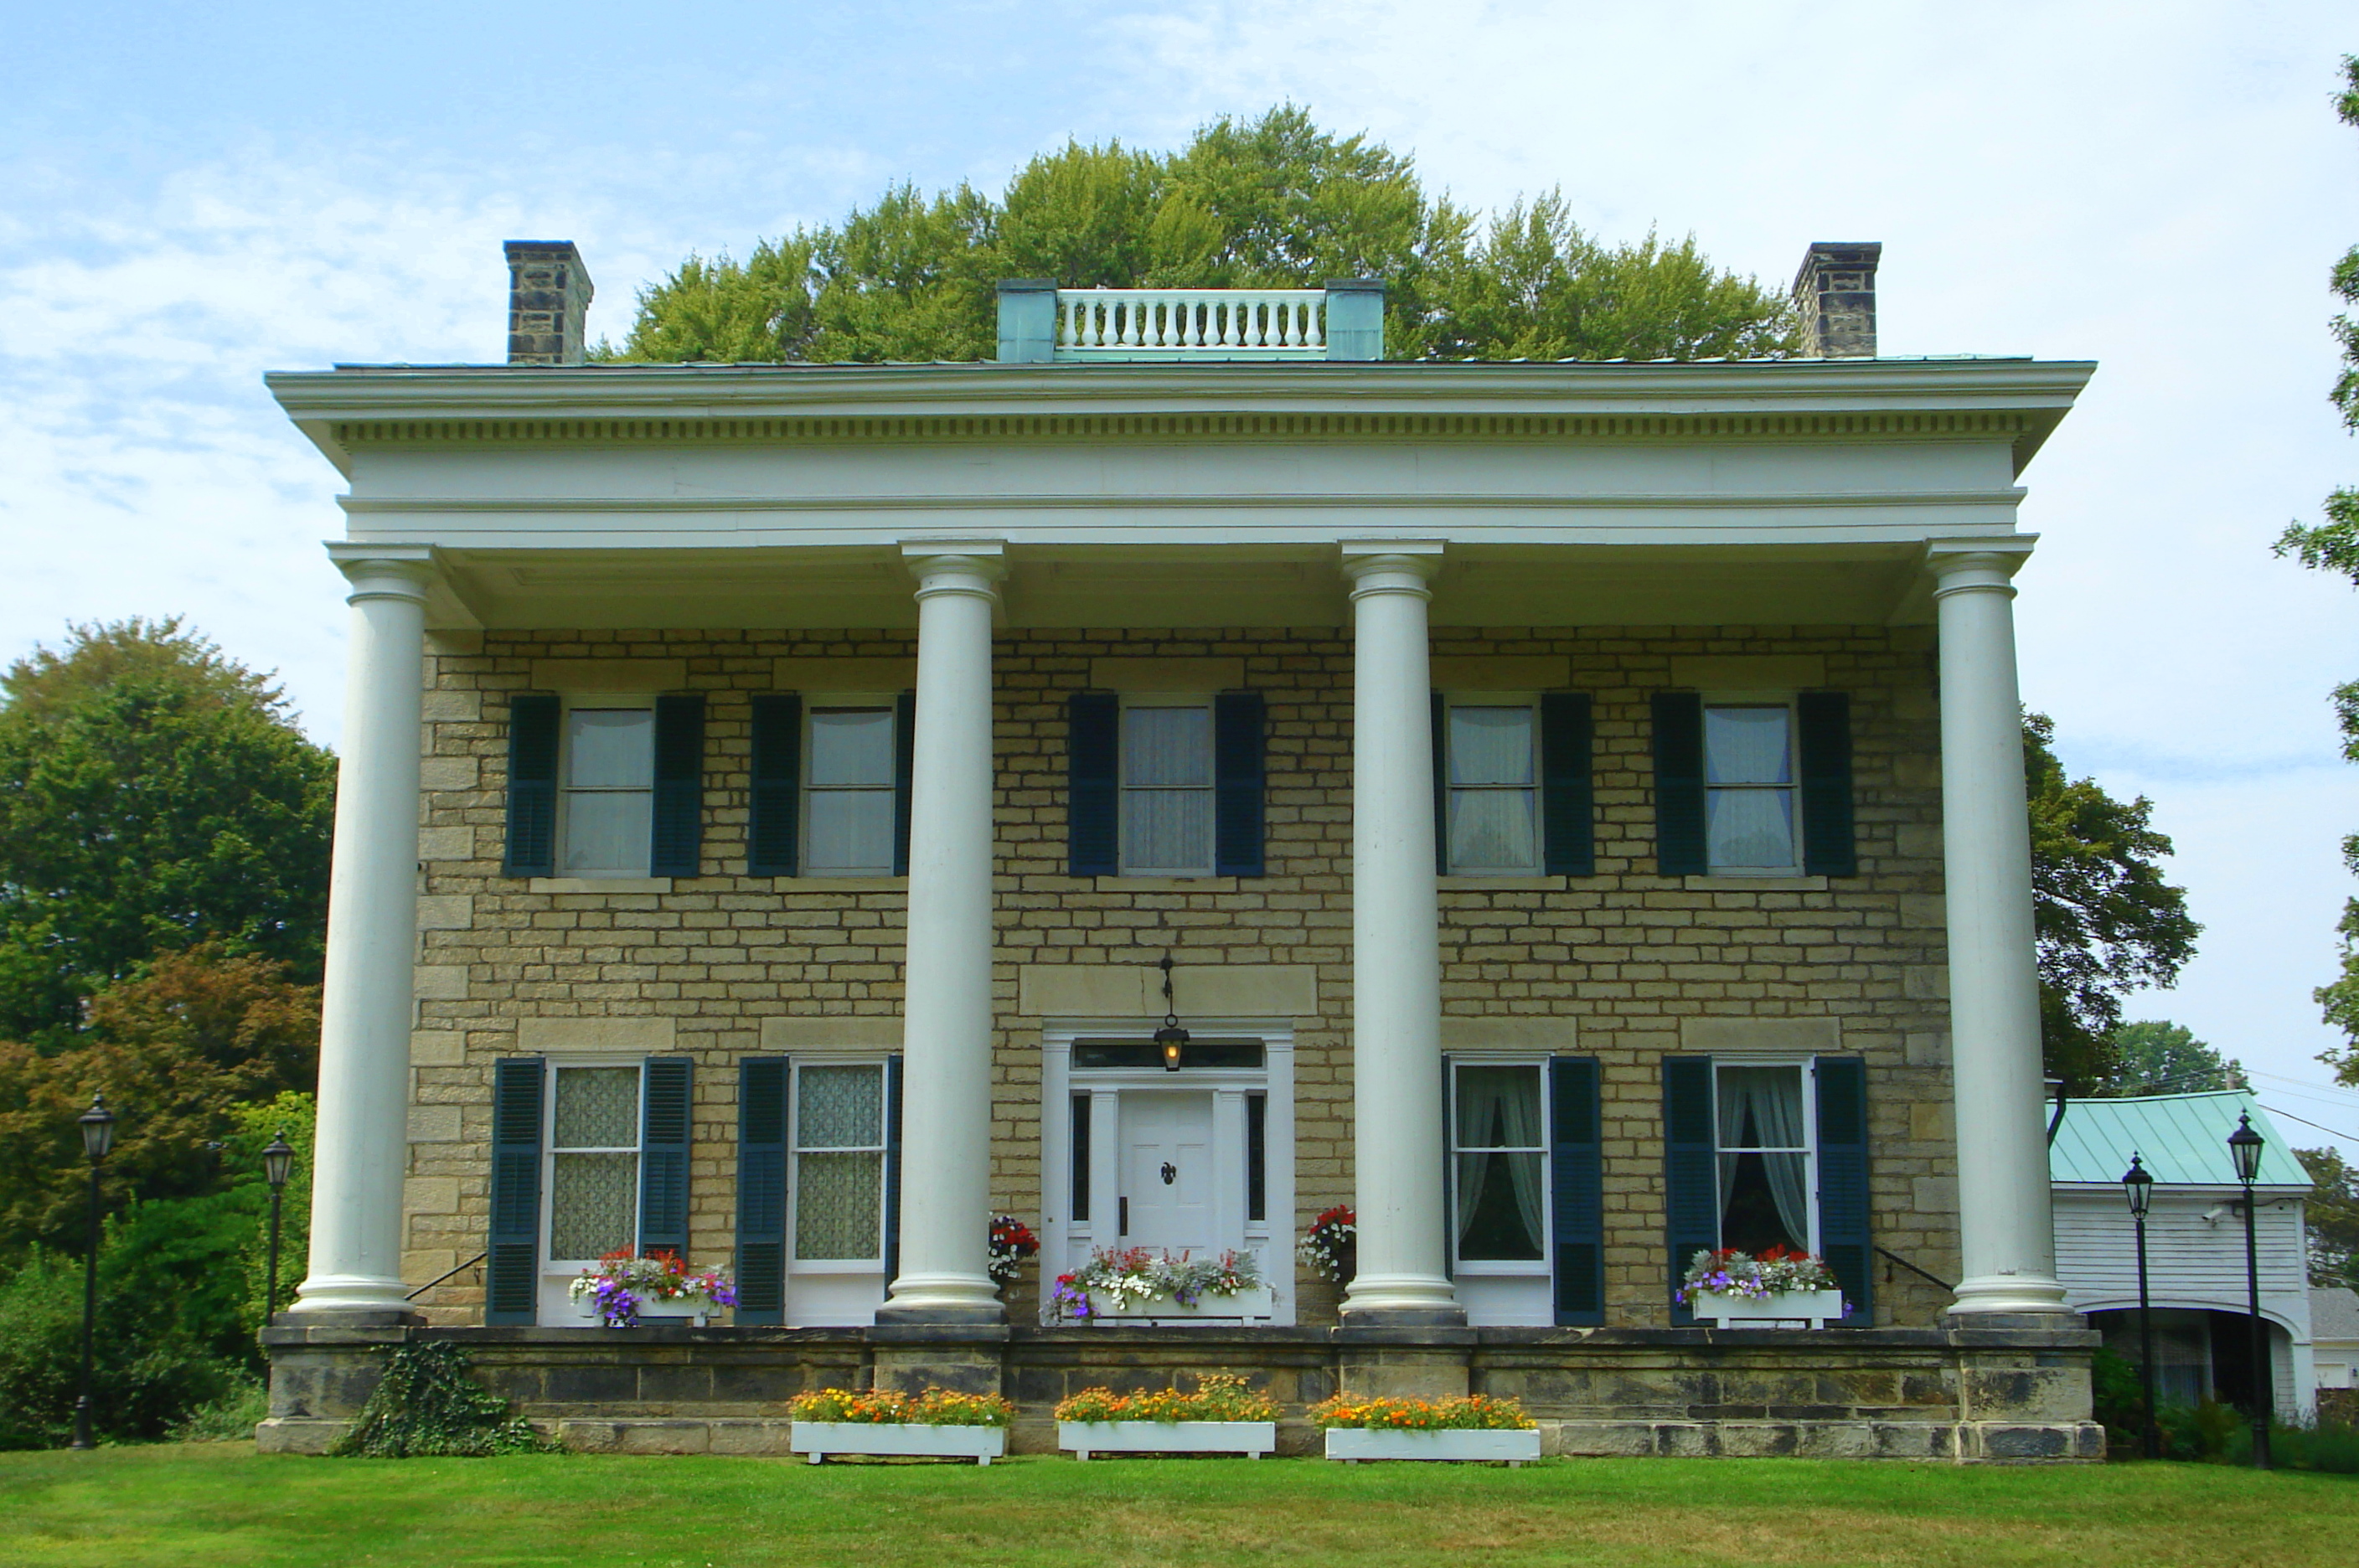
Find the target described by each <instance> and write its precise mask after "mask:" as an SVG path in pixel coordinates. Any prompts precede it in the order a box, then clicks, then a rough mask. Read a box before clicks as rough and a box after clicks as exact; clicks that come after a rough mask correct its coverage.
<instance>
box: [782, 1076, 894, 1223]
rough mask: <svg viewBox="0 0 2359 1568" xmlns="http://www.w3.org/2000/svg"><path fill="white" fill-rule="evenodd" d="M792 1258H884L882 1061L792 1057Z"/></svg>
mask: <svg viewBox="0 0 2359 1568" xmlns="http://www.w3.org/2000/svg"><path fill="white" fill-rule="evenodd" d="M794 1109H795V1125H794V1154H795V1171H794V1184H795V1261H796V1262H798V1263H834V1264H864V1265H866V1266H869V1267H871V1268H874V1267H876V1266H878V1265H881V1264H882V1263H883V1261H884V1258H885V1064H884V1063H883V1062H796V1063H795V1097H794Z"/></svg>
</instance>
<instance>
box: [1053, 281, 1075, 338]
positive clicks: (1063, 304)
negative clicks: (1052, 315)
mask: <svg viewBox="0 0 2359 1568" xmlns="http://www.w3.org/2000/svg"><path fill="white" fill-rule="evenodd" d="M1073 303H1074V301H1073V297H1072V296H1071V295H1070V294H1061V293H1060V294H1059V295H1058V296H1057V346H1058V347H1059V348H1071V347H1072V346H1073V343H1074V342H1075V341H1076V340H1075V338H1074V336H1073Z"/></svg>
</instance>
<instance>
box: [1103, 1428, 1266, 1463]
mask: <svg viewBox="0 0 2359 1568" xmlns="http://www.w3.org/2000/svg"><path fill="white" fill-rule="evenodd" d="M1057 1446H1058V1447H1060V1448H1063V1449H1070V1450H1071V1451H1072V1454H1073V1457H1074V1458H1076V1459H1087V1458H1088V1457H1089V1456H1090V1455H1091V1454H1245V1455H1246V1456H1248V1457H1249V1458H1254V1459H1258V1458H1260V1457H1261V1456H1262V1455H1263V1454H1275V1453H1277V1422H1276V1421H1059V1422H1058V1423H1057Z"/></svg>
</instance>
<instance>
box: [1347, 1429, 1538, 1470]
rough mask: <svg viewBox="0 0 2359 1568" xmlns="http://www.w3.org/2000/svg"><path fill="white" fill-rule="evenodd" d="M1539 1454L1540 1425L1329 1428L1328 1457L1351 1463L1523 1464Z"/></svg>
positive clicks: (1536, 1457)
mask: <svg viewBox="0 0 2359 1568" xmlns="http://www.w3.org/2000/svg"><path fill="white" fill-rule="evenodd" d="M1539 1456H1540V1434H1539V1429H1538V1427H1525V1428H1521V1429H1515V1428H1493V1429H1490V1430H1487V1431H1470V1430H1451V1431H1444V1432H1395V1431H1391V1430H1388V1429H1380V1428H1375V1427H1347V1426H1331V1427H1329V1428H1328V1429H1327V1457H1328V1458H1330V1459H1341V1460H1343V1461H1345V1462H1346V1463H1349V1464H1357V1463H1359V1462H1360V1461H1361V1460H1363V1459H1433V1460H1456V1461H1459V1462H1461V1463H1467V1464H1477V1463H1484V1462H1489V1463H1501V1462H1504V1463H1506V1464H1508V1465H1522V1464H1526V1463H1527V1462H1529V1461H1531V1460H1535V1459H1538V1457H1539Z"/></svg>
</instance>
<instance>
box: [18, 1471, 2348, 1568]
mask: <svg viewBox="0 0 2359 1568" xmlns="http://www.w3.org/2000/svg"><path fill="white" fill-rule="evenodd" d="M2354 1531H2359V1481H2354V1479H2352V1478H2349V1477H2343V1476H2333V1475H2296V1474H2285V1473H2280V1474H2276V1475H2256V1474H2253V1473H2251V1472H2249V1471H2242V1470H2230V1469H2224V1468H2220V1467H2216V1466H2212V1465H2112V1466H2107V1467H2104V1468H2091V1469H1957V1468H1947V1467H1934V1466H1930V1465H1857V1464H1854V1465H1840V1464H1820V1463H1813V1462H1810V1461H1804V1460H1702V1461H1695V1460H1551V1461H1549V1462H1547V1463H1545V1464H1542V1465H1537V1466H1534V1467H1531V1468H1527V1469H1523V1470H1505V1469H1489V1468H1466V1469H1460V1468H1454V1467H1444V1466H1431V1467H1427V1466H1419V1465H1356V1466H1347V1465H1328V1464H1324V1463H1321V1462H1319V1461H1313V1460H1277V1461H1271V1460H1265V1461H1261V1462H1258V1463H1253V1462H1247V1461H1242V1460H1126V1461H1122V1460H1117V1461H1093V1462H1092V1463H1090V1464H1089V1465H1077V1464H1074V1463H1072V1462H1071V1461H1070V1460H1059V1459H1018V1460H1010V1461H1006V1462H1003V1463H1001V1464H998V1465H993V1466H991V1467H990V1468H989V1469H987V1470H979V1469H976V1468H974V1467H973V1466H971V1465H968V1466H951V1465H932V1464H894V1465H884V1464H875V1465H858V1464H854V1465H827V1466H825V1467H824V1468H816V1469H815V1468H813V1467H811V1466H810V1465H803V1464H799V1463H795V1462H792V1461H787V1460H773V1459H715V1458H654V1457H649V1458H605V1457H601V1458H591V1457H583V1456H578V1455H573V1456H566V1455H560V1456H534V1457H519V1458H510V1459H481V1460H445V1459H416V1460H327V1459H298V1458H290V1457H276V1456H275V1457H271V1458H262V1457H258V1456H256V1455H255V1454H254V1452H253V1450H252V1449H251V1448H250V1447H248V1446H246V1445H244V1444H234V1445H233V1444H225V1443H224V1444H214V1445H206V1446H188V1447H152V1448H120V1449H108V1450H102V1451H101V1452H99V1453H96V1454H0V1563H41V1564H85V1563H87V1564H93V1565H96V1564H104V1565H105V1568H176V1565H179V1564H184V1563H185V1564H196V1563H205V1564H223V1563H226V1564H231V1565H233V1568H295V1565H297V1564H304V1565H309V1564H337V1565H340V1568H341V1565H345V1564H364V1563H405V1564H407V1563H419V1564H432V1565H435V1568H440V1565H442V1564H494V1563H496V1564H503V1565H506V1564H527V1563H533V1564H538V1563H550V1564H564V1565H565V1568H637V1565H642V1564H643V1565H646V1568H672V1565H675V1564H684V1565H686V1568H707V1565H710V1568H765V1565H768V1564H789V1563H791V1564H796V1565H798V1568H799V1565H804V1564H810V1565H813V1568H817V1565H821V1564H832V1563H859V1564H870V1563H940V1564H951V1563H1016V1562H1040V1561H1056V1562H1060V1563H1071V1564H1076V1565H1080V1568H1130V1565H1132V1564H1139V1565H1142V1568H1145V1565H1151V1568H1179V1565H1181V1564H1192V1563H1217V1564H1224V1565H1235V1564H1249V1563H1281V1562H1283V1563H1293V1562H1301V1561H1309V1562H1311V1563H1317V1564H1320V1565H1321V1568H1329V1565H1341V1564H1355V1563H1387V1564H1389V1563H1441V1564H1445V1565H1448V1568H1456V1565H1458V1564H1470V1563H1482V1564H1484V1565H1486V1568H1487V1565H1490V1564H1513V1563H1614V1564H1617V1565H1643V1564H1654V1563H1679V1564H1716V1563H1729V1564H1746V1565H1751V1564H1765V1563H1766V1564H1776V1563H1797V1564H1811V1565H1836V1564H1850V1563H1908V1564H1912V1565H1913V1564H1920V1563H1927V1564H1939V1563H1956V1564H1961V1565H1965V1568H2003V1565H2005V1564H2013V1563H2038V1564H2059V1563H2069V1564H2072V1565H2074V1568H2110V1565H2113V1564H2119V1565H2121V1568H2155V1565H2158V1564H2172V1563H2186V1564H2190V1565H2201V1568H2243V1565H2245V1564H2251V1565H2253V1568H2299V1565H2303V1564H2309V1563H2341V1562H2347V1561H2349V1560H2350V1557H2349V1554H2350V1552H2352V1550H2353V1547H2354V1539H2359V1537H2355V1536H2354Z"/></svg>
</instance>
